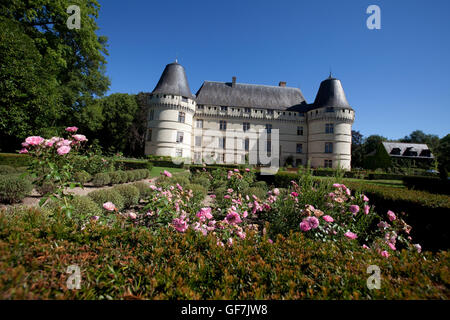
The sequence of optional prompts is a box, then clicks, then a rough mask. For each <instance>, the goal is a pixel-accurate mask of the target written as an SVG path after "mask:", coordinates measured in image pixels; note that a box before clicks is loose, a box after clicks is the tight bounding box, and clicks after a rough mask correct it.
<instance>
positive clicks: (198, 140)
mask: <svg viewBox="0 0 450 320" xmlns="http://www.w3.org/2000/svg"><path fill="white" fill-rule="evenodd" d="M195 146H196V147H201V146H202V136H195Z"/></svg>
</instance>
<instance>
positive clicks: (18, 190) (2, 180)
mask: <svg viewBox="0 0 450 320" xmlns="http://www.w3.org/2000/svg"><path fill="white" fill-rule="evenodd" d="M32 189H33V186H32V184H31V182H30V181H29V180H28V179H24V178H21V177H19V176H18V175H7V176H6V175H2V176H0V202H4V203H15V202H20V201H22V200H23V199H24V198H25V197H26V196H27V195H28V194H29V193H30V192H31V190H32Z"/></svg>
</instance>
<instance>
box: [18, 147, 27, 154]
mask: <svg viewBox="0 0 450 320" xmlns="http://www.w3.org/2000/svg"><path fill="white" fill-rule="evenodd" d="M19 153H28V150H27V149H25V148H23V149H22V150H20V151H19Z"/></svg>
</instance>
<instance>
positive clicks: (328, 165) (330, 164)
mask: <svg viewBox="0 0 450 320" xmlns="http://www.w3.org/2000/svg"><path fill="white" fill-rule="evenodd" d="M324 167H325V168H333V160H325V163H324Z"/></svg>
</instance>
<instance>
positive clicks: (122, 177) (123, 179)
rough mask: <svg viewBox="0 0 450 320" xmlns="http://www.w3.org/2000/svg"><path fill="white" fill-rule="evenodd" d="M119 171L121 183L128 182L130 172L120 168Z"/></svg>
mask: <svg viewBox="0 0 450 320" xmlns="http://www.w3.org/2000/svg"><path fill="white" fill-rule="evenodd" d="M117 173H118V174H119V178H120V182H119V183H126V182H128V174H127V173H126V172H125V171H123V170H118V171H117Z"/></svg>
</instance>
